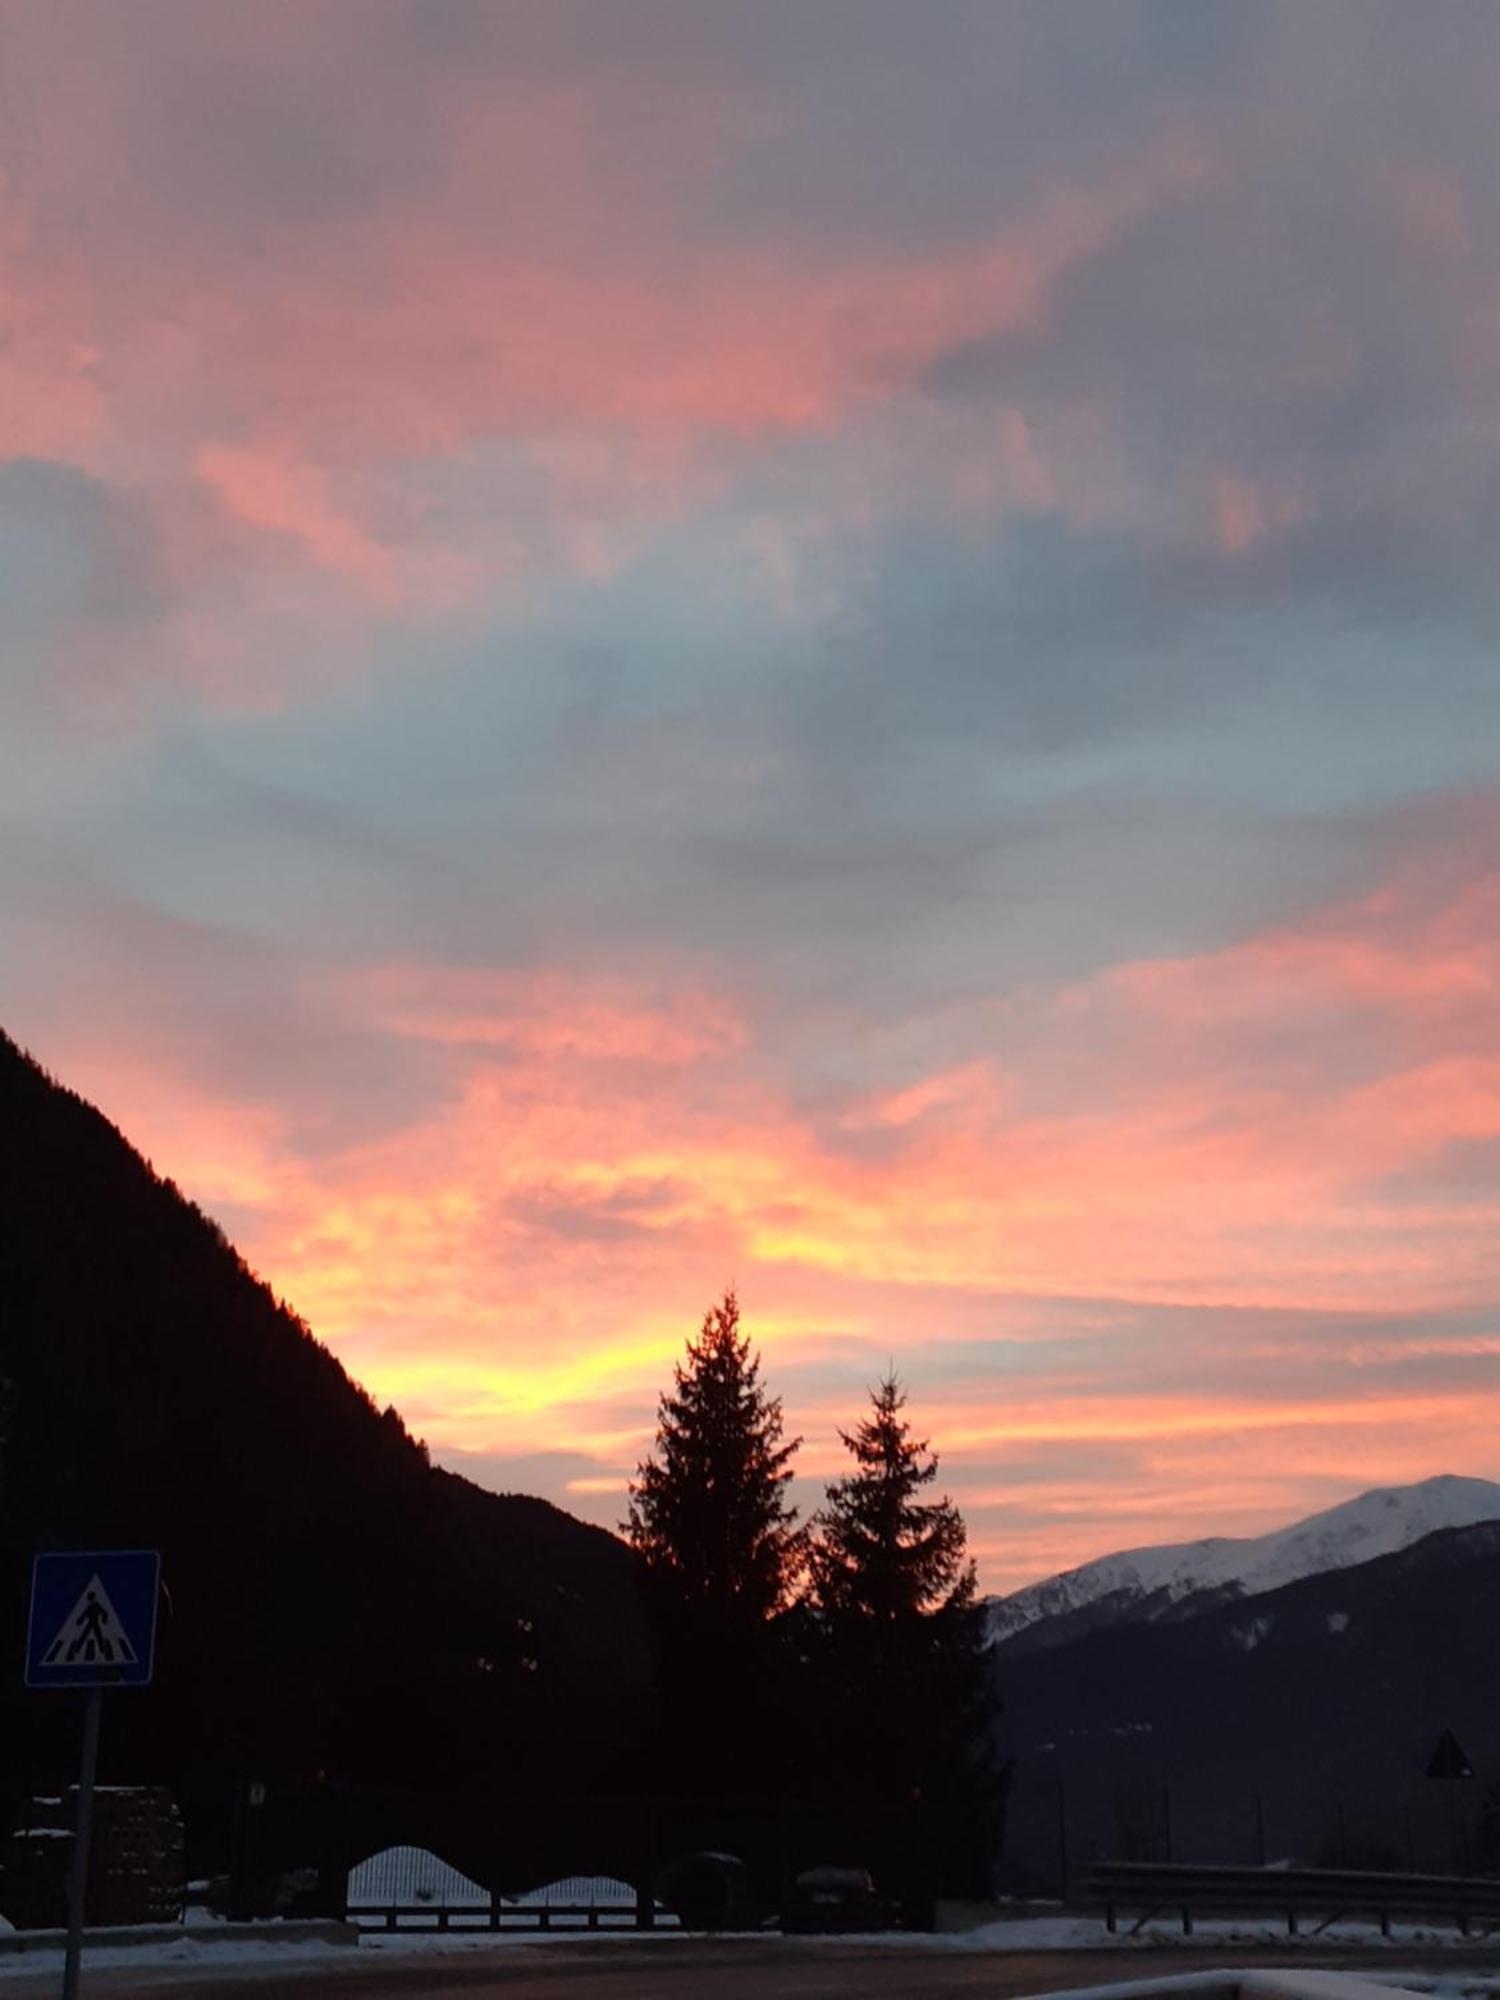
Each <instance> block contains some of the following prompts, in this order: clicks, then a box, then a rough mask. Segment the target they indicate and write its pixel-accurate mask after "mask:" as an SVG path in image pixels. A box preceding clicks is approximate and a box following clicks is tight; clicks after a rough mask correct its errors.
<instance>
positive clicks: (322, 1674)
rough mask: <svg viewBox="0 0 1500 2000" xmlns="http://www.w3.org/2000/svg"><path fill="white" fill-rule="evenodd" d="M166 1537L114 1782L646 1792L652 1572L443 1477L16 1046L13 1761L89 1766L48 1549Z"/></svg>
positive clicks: (1, 1226) (8, 1642) (17, 1780)
mask: <svg viewBox="0 0 1500 2000" xmlns="http://www.w3.org/2000/svg"><path fill="white" fill-rule="evenodd" d="M93 1547H99V1548H109V1547H151V1548H159V1549H160V1550H161V1551H162V1577H163V1586H164V1594H163V1601H162V1607H161V1617H160V1620H159V1640H158V1666H157V1675H156V1680H155V1684H154V1685H153V1687H152V1688H150V1689H149V1690H145V1691H140V1692H136V1691H129V1692H127V1691H121V1692H119V1693H118V1694H114V1695H111V1696H109V1697H108V1699H107V1701H106V1717H105V1728H104V1738H103V1751H102V1772H101V1774H102V1776H103V1777H104V1778H105V1779H110V1778H115V1779H119V1780H131V1781H134V1780H139V1779H149V1780H152V1781H162V1782H166V1783H168V1784H170V1785H171V1786H172V1787H173V1789H174V1790H175V1791H176V1792H177V1794H178V1796H179V1797H180V1798H181V1799H182V1801H183V1804H184V1806H185V1808H186V1809H187V1812H188V1817H189V1827H190V1832H191V1829H192V1828H193V1826H194V1825H195V1824H197V1825H198V1826H200V1827H209V1828H213V1827H219V1828H220V1829H222V1826H223V1823H224V1821H225V1818H226V1815H227V1813H228V1810H229V1804H230V1800H231V1798H232V1795H233V1791H234V1787H235V1786H236V1784H238V1783H242V1782H245V1781H249V1780H259V1781H261V1782H263V1783H265V1784H266V1785H267V1786H268V1787H269V1788H270V1789H271V1791H272V1793H273V1794H275V1793H276V1792H277V1790H278V1788H280V1791H281V1792H282V1793H283V1794H285V1795H288V1796H290V1795H293V1794H298V1793H305V1792H307V1791H309V1789H311V1790H316V1789H317V1788H318V1787H323V1788H325V1789H326V1788H328V1787H343V1788H346V1789H347V1788H351V1787H361V1786H364V1787H378V1788H381V1789H382V1791H383V1792H386V1793H389V1792H392V1791H393V1790H398V1789H399V1788H400V1787H402V1786H408V1787H411V1788H413V1790H417V1789H421V1790H424V1791H429V1792H430V1791H433V1790H440V1789H442V1788H444V1787H449V1788H463V1789H465V1790H467V1791H468V1792H471V1793H473V1792H476V1791H481V1792H482V1791H483V1790H485V1789H486V1788H489V1787H494V1788H500V1787H503V1788H504V1790H505V1791H506V1792H507V1793H509V1794H511V1795H516V1794H518V1793H525V1792H526V1790H527V1789H528V1787H536V1788H541V1787H544V1786H545V1787H548V1788H551V1789H557V1788H563V1789H567V1788H575V1789H577V1790H579V1791H588V1790H590V1789H593V1790H598V1789H600V1788H603V1787H607V1786H609V1785H610V1784H611V1783H613V1782H615V1781H616V1780H617V1779H618V1780H620V1781H621V1782H628V1781H629V1779H630V1776H631V1759H632V1757H633V1756H634V1755H636V1754H637V1753H636V1751H635V1749H634V1746H635V1744H636V1743H637V1741H638V1740H639V1738H640V1730H639V1728H638V1726H637V1724H638V1713H639V1710H640V1706H641V1704H642V1703H643V1702H644V1701H645V1700H646V1699H647V1696H648V1680H649V1661H648V1655H647V1648H646V1641H645V1634H644V1626H643V1623H642V1619H641V1615H640V1612H639V1609H638V1605H637V1601H636V1593H635V1568H634V1561H633V1558H632V1557H631V1555H630V1553H629V1551H628V1550H627V1549H626V1548H625V1546H624V1545H623V1544H622V1543H621V1542H619V1541H617V1540H616V1539H615V1537H613V1536H612V1535H609V1534H607V1533H605V1532H604V1531H603V1530H601V1529H598V1528H593V1527H589V1526H586V1525H584V1524H583V1523H581V1522H578V1521H575V1520H574V1519H572V1518H571V1516H569V1515H567V1514H565V1513H563V1512H562V1511H561V1510H560V1509H558V1508H555V1507H552V1506H550V1505H548V1504H547V1503H546V1502H545V1501H542V1500H538V1499H533V1498H529V1497H525V1496H502V1495H496V1494H492V1493H488V1492H485V1491H482V1490H481V1489H480V1488H478V1487H476V1486H474V1485H472V1484H470V1483H469V1482H468V1481H466V1480H464V1479H461V1478H458V1477H456V1476H455V1475H454V1474H452V1473H449V1472H445V1471H442V1470H440V1469H438V1468H436V1467H434V1466H432V1465H430V1464H429V1462H428V1458H427V1453H426V1451H425V1449H424V1448H423V1447H422V1446H421V1445H420V1444H419V1443H418V1442H416V1441H415V1440H414V1439H413V1438H412V1437H411V1436H410V1435H409V1434H408V1432H407V1430H406V1428H405V1426H404V1425H403V1423H402V1421H401V1419H400V1417H399V1416H398V1415H397V1413H396V1411H395V1410H393V1409H387V1410H385V1411H381V1410H378V1409H377V1408H376V1407H375V1405H374V1404H373V1403H372V1402H371V1400H370V1398H369V1397H368V1396H367V1395H366V1394H365V1393H364V1392H363V1391H362V1390H361V1389H360V1388H358V1387H357V1386H356V1385H355V1384H354V1383H353V1382H352V1381H351V1380H350V1378H349V1377H348V1375H347V1374H346V1373H345V1372H344V1370H343V1369H342V1368H341V1367H340V1365H339V1363H338V1362H337V1361H336V1360H335V1359H334V1357H333V1356H332V1355H331V1354H330V1353H329V1352H328V1350H327V1349H326V1348H324V1347H323V1346H321V1345H320V1344H319V1342H318V1341H317V1340H316V1339H314V1337H313V1335H312V1334H311V1332H310V1331H309V1329H308V1328H307V1327H306V1326H305V1325H304V1324H303V1323H302V1321H301V1320H299V1319H298V1318H297V1316H296V1314H295V1313H294V1312H293V1311H292V1310H291V1309H290V1308H289V1307H288V1306H287V1305H285V1304H283V1303H282V1302H280V1301H278V1300H277V1299H276V1298H275V1297H274V1296H273V1295H272V1293H271V1291H270V1290H269V1289H268V1288H267V1287H266V1285H265V1284H263V1283H262V1282H261V1281H260V1280H259V1279H258V1278H257V1277H256V1276H255V1275H254V1273H253V1272H251V1271H250V1270H249V1269H248V1268H247V1266H246V1265H245V1263H244V1262H243V1260H242V1259H241V1258H240V1257H239V1256H238V1254H237V1253H236V1251H235V1250H234V1248H233V1247H232V1245H231V1244H230V1243H229V1242H228V1240H227V1239H226V1237H225V1236H224V1234H223V1232H222V1231H221V1230H220V1229H219V1228H218V1227H217V1225H216V1224H215V1223H214V1222H213V1221H211V1220H210V1219H209V1218H208V1217H207V1216H205V1215H204V1214H203V1213H202V1212H201V1211H200V1210H199V1209H198V1208H196V1207H195V1206H194V1205H193V1204H192V1203H191V1202H189V1201H188V1200H186V1199H185V1198H184V1197H183V1196H182V1195H181V1194H180V1193H179V1191H178V1190H177V1188H176V1187H175V1186H174V1185H173V1184H172V1182H171V1181H168V1180H163V1179H162V1178H160V1177H159V1176H158V1175H157V1174H156V1173H155V1172H154V1171H153V1170H152V1168H151V1167H150V1166H149V1165H148V1163H147V1162H146V1161H145V1160H143V1159H142V1158H141V1156H140V1155H139V1154H138V1153H137V1152H136V1151H135V1150H134V1149H133V1148H132V1147H131V1146H130V1145H129V1143H128V1142H127V1141H126V1140H125V1139H124V1138H123V1137H122V1136H121V1134H120V1133H119V1132H118V1131H116V1130H115V1128H114V1127H113V1126H112V1125H110V1124H109V1123H108V1121H107V1120H106V1119H105V1118H103V1117H102V1116H101V1115H100V1113H99V1112H98V1111H96V1110H95V1109H93V1108H92V1107H91V1106H90V1105H89V1104H87V1103H86V1102H84V1101H83V1100H82V1099H81V1098H79V1097H78V1096H76V1095H75V1094H73V1093H72V1092H70V1091H68V1090H66V1089H64V1088H62V1087H61V1086H60V1085H58V1084H57V1083H55V1082H54V1081H52V1080H51V1079H50V1078H49V1077H48V1076H47V1075H46V1074H45V1073H44V1072H43V1071H42V1070H41V1069H40V1068H39V1067H38V1066H37V1065H36V1064H35V1063H34V1062H33V1061H31V1060H30V1059H29V1058H28V1057H27V1056H26V1055H24V1054H23V1053H22V1051H21V1050H20V1049H19V1048H17V1047H16V1045H15V1044H14V1043H13V1042H11V1041H9V1040H8V1039H7V1038H5V1037H4V1036H3V1035H0V1729H3V1731H4V1736H3V1741H4V1742H5V1744H6V1752H7V1754H6V1757H5V1758H4V1759H3V1760H0V1763H3V1766H4V1771H5V1777H4V1779H3V1780H0V1783H3V1784H4V1786H5V1787H6V1788H7V1789H8V1792H9V1796H8V1797H7V1798H0V1809H3V1807H5V1806H6V1805H13V1804H14V1803H15V1800H16V1798H18V1797H20V1796H24V1795H26V1794H27V1793H28V1792H31V1791H36V1790H39V1789H42V1790H55V1789H56V1788H57V1787H58V1786H59V1785H60V1784H62V1783H66V1782H69V1781H70V1780H71V1776H72V1767H73V1764H74V1761H75V1760H76V1756H77V1741H78V1697H76V1696H69V1695H66V1694H60V1693H51V1692H48V1693H26V1692H23V1690H22V1687H21V1679H22V1652H23V1646H24V1639H25V1624H26V1604H27V1595H28V1579H29V1568H30V1563H31V1559H32V1556H33V1554H34V1553H35V1552H36V1551H37V1550H41V1549H47V1548H93Z"/></svg>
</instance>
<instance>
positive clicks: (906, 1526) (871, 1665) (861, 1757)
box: [808, 1373, 1006, 1910]
mask: <svg viewBox="0 0 1500 2000" xmlns="http://www.w3.org/2000/svg"><path fill="white" fill-rule="evenodd" d="M870 1403H871V1407H870V1412H869V1414H868V1415H867V1416H866V1417H865V1418H864V1419H863V1421H862V1422H861V1423H860V1424H858V1425H857V1426H856V1428H855V1429H854V1430H853V1431H852V1432H851V1431H841V1432H840V1434H839V1435H840V1436H841V1437H842V1439H843V1441H844V1444H845V1446H846V1447H847V1449H848V1450H849V1452H850V1453H851V1455H852V1456H853V1459H854V1470H853V1471H852V1472H851V1473H850V1474H849V1475H848V1476H847V1477H846V1478H844V1479H840V1480H836V1481H835V1482H834V1483H833V1484H832V1485H831V1486H830V1487H829V1488H828V1492H827V1496H826V1500H825V1503H824V1505H823V1506H822V1507H821V1508H820V1509H819V1511H818V1512H817V1514H816V1515H814V1517H813V1521H812V1530H811V1536H810V1546H809V1552H808V1569H809V1572H810V1576H811V1592H810V1598H811V1613H812V1622H813V1627H814V1631H815V1635H816V1636H815V1640H814V1644H813V1647H812V1660H813V1663H814V1669H815V1673H816V1675H817V1681H818V1688H819V1693H818V1698H817V1708H818V1712H819V1715H820V1729H821V1761H822V1764H823V1768H824V1771H825V1774H826V1775H825V1783H826V1784H827V1785H828V1787H829V1789H830V1790H831V1791H833V1792H834V1793H835V1795H836V1796H839V1797H841V1798H842V1799H844V1800H845V1801H847V1802H853V1803H855V1804H857V1805H858V1806H859V1807H861V1808H862V1810H863V1813H864V1815H865V1824H866V1825H867V1826H868V1828H870V1829H883V1832H884V1837H885V1839H886V1841H887V1842H888V1843H890V1842H894V1843H895V1846H894V1848H893V1849H891V1850H890V1851H888V1852H887V1854H886V1857H885V1862H886V1866H887V1868H888V1869H891V1870H893V1871H894V1875H895V1876H896V1877H899V1878H900V1880H901V1881H902V1883H903V1885H904V1887H903V1895H904V1897H906V1898H907V1899H908V1900H909V1902H910V1905H911V1908H912V1909H914V1910H915V1909H926V1908H927V1906H928V1904H929V1903H930V1900H931V1897H932V1895H933V1894H934V1893H935V1891H936V1887H937V1885H938V1884H939V1883H946V1884H947V1885H948V1888H949V1891H950V1893H961V1894H964V1895H974V1894H988V1893H990V1890H991V1887H992V1868H993V1860H994V1856H995V1854H996V1853H997V1852H998V1845H999V1839H1000V1828H1001V1822H1002V1817H1003V1803H1004V1795H1005V1786H1006V1777H1005V1773H1004V1771H1003V1770H1002V1769H1001V1768H1000V1767H999V1766H998V1764H997V1762H996V1755H995V1747H994V1720H995V1714H996V1700H995V1694H994V1690H993V1688H992V1686H991V1684H990V1679H989V1669H988V1662H987V1659H986V1656H985V1654H984V1651H983V1635H982V1630H981V1626H982V1619H981V1614H980V1612H979V1609H978V1607H977V1605H976V1604H975V1575H974V1565H973V1563H972V1562H971V1561H970V1560H969V1558H968V1549H967V1542H968V1537H967V1534H966V1531H965V1528H964V1522H963V1516H962V1515H961V1514H960V1513H959V1511H958V1509H957V1508H956V1507H955V1506H954V1505H953V1502H952V1501H951V1500H948V1499H946V1498H945V1499H940V1500H930V1499H927V1498H925V1497H924V1494H925V1490H926V1489H927V1488H928V1487H930V1486H931V1484H932V1482H933V1480H934V1479H935V1478H936V1477H937V1471H938V1461H937V1459H936V1457H935V1456H934V1455H933V1453H932V1452H931V1450H930V1448H929V1446H928V1443H927V1440H926V1439H925V1438H917V1437H914V1436H913V1435H912V1432H911V1427H910V1425H909V1424H908V1423H907V1421H906V1419H905V1417H904V1416H903V1415H902V1411H903V1409H904V1407H905V1403H906V1397H905V1395H904V1393H903V1391H902V1389H901V1385H900V1383H899V1381H898V1380H897V1379H896V1376H895V1374H894V1373H892V1374H890V1375H888V1376H887V1377H886V1378H885V1380H884V1381H883V1382H881V1383H880V1384H879V1386H878V1387H877V1388H875V1389H873V1390H872V1391H871V1395H870ZM872 1746H878V1748H876V1749H874V1751H873V1753H872ZM867 1837H868V1838H873V1837H874V1834H873V1832H871V1833H870V1834H869V1835H867Z"/></svg>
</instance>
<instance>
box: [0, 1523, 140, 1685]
mask: <svg viewBox="0 0 1500 2000" xmlns="http://www.w3.org/2000/svg"><path fill="white" fill-rule="evenodd" d="M160 1575H161V1556H160V1554H159V1552H158V1551H157V1550H156V1549H86V1550H78V1549H73V1550H69V1551H68V1552H67V1553H66V1554H54V1555H41V1556H38V1557H37V1559H36V1564H35V1567H34V1568H33V1569H32V1572H31V1627H30V1631H29V1633H28V1635H27V1640H26V1685H27V1687H33V1688H80V1687H145V1686H146V1685H147V1683H148V1682H149V1681H150V1679H151V1667H152V1661H153V1658H154V1655H155V1651H156V1591H157V1583H158V1579H159V1578H160Z"/></svg>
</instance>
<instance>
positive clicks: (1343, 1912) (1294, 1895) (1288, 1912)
mask: <svg viewBox="0 0 1500 2000" xmlns="http://www.w3.org/2000/svg"><path fill="white" fill-rule="evenodd" d="M1082 1900H1083V1901H1084V1902H1086V1903H1089V1904H1092V1905H1096V1906H1097V1905H1101V1904H1102V1906H1103V1909H1104V1921H1105V1924H1106V1925H1107V1926H1108V1928H1109V1929H1110V1930H1111V1931H1113V1930H1117V1929H1118V1928H1119V1921H1120V1917H1121V1914H1122V1913H1123V1912H1126V1911H1132V1910H1133V1911H1137V1912H1139V1915H1138V1916H1137V1918H1136V1922H1135V1923H1134V1925H1133V1926H1132V1927H1131V1935H1132V1936H1134V1935H1135V1934H1136V1933H1137V1932H1138V1931H1140V1930H1142V1929H1143V1928H1144V1926H1145V1925H1147V1924H1148V1923H1150V1922H1151V1920H1152V1919H1153V1918H1154V1917H1158V1916H1160V1915H1161V1914H1162V1913H1163V1912H1164V1911H1172V1912H1173V1913H1180V1915H1181V1917H1182V1929H1183V1934H1184V1935H1185V1936H1191V1935H1192V1930H1193V1920H1194V1918H1195V1917H1208V1916H1214V1917H1249V1916H1275V1917H1276V1918H1278V1919H1280V1918H1281V1917H1285V1919H1286V1927H1287V1933H1288V1935H1289V1936H1291V1937H1296V1936H1297V1934H1298V1926H1299V1924H1300V1922H1301V1921H1302V1920H1303V1919H1304V1918H1320V1919H1321V1921H1320V1922H1319V1923H1318V1924H1317V1927H1316V1931H1315V1933H1314V1934H1315V1935H1316V1934H1317V1932H1321V1931H1325V1930H1327V1928H1328V1927H1329V1925H1330V1924H1335V1923H1338V1922H1340V1921H1341V1920H1342V1919H1344V1918H1348V1917H1364V1918H1372V1919H1374V1920H1376V1921H1378V1923H1379V1925H1380V1928H1381V1930H1382V1931H1383V1932H1384V1933H1385V1935H1386V1936H1387V1937H1388V1936H1389V1935H1390V1929H1391V1920H1392V1919H1393V1918H1396V1919H1405V1920H1407V1921H1415V1922H1420V1921H1422V1920H1423V1919H1424V1918H1425V1919H1431V1920H1434V1921H1437V1922H1447V1923H1452V1924H1455V1925H1456V1926H1457V1928H1458V1930H1459V1931H1460V1932H1461V1933H1462V1935H1463V1936H1465V1937H1468V1936H1469V1935H1470V1934H1471V1931H1472V1928H1473V1927H1474V1926H1475V1925H1476V1924H1477V1925H1479V1926H1480V1927H1481V1929H1482V1932H1483V1934H1484V1935H1485V1936H1488V1935H1489V1934H1490V1932H1491V1931H1493V1930H1495V1929H1497V1928H1500V1880H1496V1879H1494V1878H1491V1877H1486V1876H1478V1877H1475V1876H1462V1875H1385V1874H1373V1873H1365V1872H1363V1871H1361V1870H1355V1869H1349V1868H1199V1867H1192V1866H1189V1865H1186V1864H1183V1863H1178V1862H1161V1861H1107V1862H1105V1861H1101V1862H1095V1863H1094V1865H1093V1866H1092V1867H1091V1868H1089V1869H1088V1870H1087V1871H1086V1873H1085V1875H1084V1878H1083V1882H1082Z"/></svg>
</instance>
